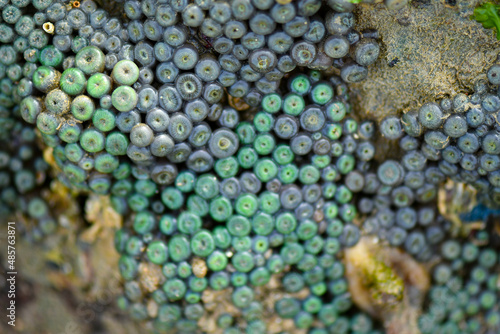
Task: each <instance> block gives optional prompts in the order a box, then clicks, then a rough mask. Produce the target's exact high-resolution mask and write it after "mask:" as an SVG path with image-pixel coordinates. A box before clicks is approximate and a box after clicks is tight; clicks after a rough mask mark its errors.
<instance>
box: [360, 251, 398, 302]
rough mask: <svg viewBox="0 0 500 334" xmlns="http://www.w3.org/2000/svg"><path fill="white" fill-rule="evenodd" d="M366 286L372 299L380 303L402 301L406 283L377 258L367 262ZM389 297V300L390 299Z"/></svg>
mask: <svg viewBox="0 0 500 334" xmlns="http://www.w3.org/2000/svg"><path fill="white" fill-rule="evenodd" d="M366 264H367V267H366V268H364V269H365V274H366V278H365V284H366V286H367V287H368V288H369V289H370V292H371V295H372V298H373V300H374V301H377V302H378V303H381V304H383V303H386V302H387V301H391V300H392V301H393V302H395V301H400V300H401V299H402V298H403V292H404V282H403V280H402V279H401V277H399V276H398V275H396V273H395V272H394V270H393V269H392V268H390V267H389V266H387V265H386V264H385V263H383V262H381V261H378V260H377V259H375V258H372V259H369V260H368V261H367V263H366ZM388 297H389V298H388Z"/></svg>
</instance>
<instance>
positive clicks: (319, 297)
mask: <svg viewBox="0 0 500 334" xmlns="http://www.w3.org/2000/svg"><path fill="white" fill-rule="evenodd" d="M351 2H358V1H347V0H329V1H321V0H300V1H295V2H293V1H284V0H281V1H274V0H234V1H211V0H195V1H187V0H170V1H169V0H143V1H125V2H123V3H122V4H119V6H118V7H119V10H118V11H117V13H115V12H113V13H110V12H108V11H106V10H105V9H104V8H100V6H99V5H98V4H97V3H95V2H93V1H91V0H85V1H83V2H81V3H80V2H78V1H71V2H67V1H56V0H32V1H31V0H11V1H10V2H9V1H8V0H4V1H1V0H0V8H1V10H2V19H1V21H0V42H2V43H3V45H2V46H1V47H0V63H1V65H0V80H1V82H0V84H1V87H0V89H1V95H0V106H1V108H2V109H1V115H2V117H3V118H2V123H0V126H2V130H3V129H4V130H5V131H0V135H3V134H5V133H10V138H15V140H14V141H12V142H10V143H9V146H8V148H7V149H6V150H4V149H3V148H2V152H0V168H2V169H1V170H0V184H1V185H2V188H5V189H3V190H2V197H3V198H9V199H10V201H8V202H7V204H8V209H9V210H12V209H13V208H15V205H16V204H18V203H20V204H19V205H18V207H17V208H15V209H18V210H20V211H23V212H26V213H27V214H28V215H29V216H30V217H32V218H33V219H37V220H39V221H40V224H39V225H40V226H41V227H40V229H41V230H42V231H46V232H44V233H50V231H51V229H53V228H54V226H53V225H54V220H53V219H51V218H50V212H49V209H48V206H47V205H46V204H45V203H44V202H43V200H41V199H40V197H39V196H37V191H39V189H40V188H41V186H43V185H44V182H45V178H44V177H42V176H44V175H45V172H46V170H47V165H46V164H45V163H44V162H43V160H41V159H40V156H41V153H40V151H39V149H38V147H37V145H36V135H38V136H39V137H40V141H41V142H43V143H42V144H43V146H44V147H45V148H46V149H47V151H46V152H50V154H51V158H52V159H53V161H54V164H53V166H52V167H53V169H54V170H55V171H56V172H55V175H56V176H57V178H58V179H59V180H60V181H62V182H63V183H64V184H66V185H67V186H68V187H71V188H73V189H76V190H78V191H80V192H81V193H82V194H88V193H95V194H99V195H106V196H110V199H111V203H112V206H113V208H114V209H115V210H116V211H117V212H118V213H120V214H121V215H123V216H124V217H125V224H124V226H123V228H121V229H120V230H118V231H117V233H116V238H115V247H116V250H117V251H118V252H119V253H120V255H121V257H120V260H119V263H118V264H117V265H118V268H119V271H120V273H121V275H122V277H123V279H124V295H123V296H121V297H120V298H119V299H118V306H119V307H120V308H122V309H123V310H125V311H126V312H127V313H128V314H129V315H130V317H131V318H133V319H134V320H137V321H143V322H147V323H148V324H149V325H150V327H151V328H153V330H155V331H157V332H163V333H171V332H174V331H176V332H179V333H194V332H198V331H200V332H203V331H204V330H205V329H204V327H203V326H204V324H205V325H206V323H207V320H206V319H207V318H212V319H215V323H216V327H217V329H218V331H219V332H221V333H222V332H223V333H225V334H230V333H242V332H244V333H258V332H260V333H265V332H273V329H271V328H270V327H272V326H271V324H270V322H271V320H270V319H272V321H274V322H276V321H278V320H277V319H281V320H280V321H283V322H284V323H286V322H288V323H292V326H293V328H294V329H295V330H296V331H300V330H302V331H304V333H305V332H308V333H314V334H323V333H349V332H352V333H381V332H382V330H381V329H380V327H381V326H380V324H379V323H378V322H376V321H373V320H372V319H371V318H370V317H369V316H368V315H366V314H364V313H363V312H361V311H359V310H357V309H356V307H355V306H354V305H353V303H352V300H351V296H350V292H349V289H348V281H347V280H346V278H345V275H344V271H345V265H344V263H343V262H342V261H341V254H342V252H343V250H344V249H346V248H348V247H352V246H355V245H356V244H357V243H358V241H359V239H360V237H361V236H362V235H364V234H366V235H370V234H371V235H376V236H377V237H378V238H379V239H380V240H381V242H387V244H388V245H390V246H393V247H401V248H402V249H404V250H405V251H406V252H407V253H409V254H411V255H413V256H414V257H415V258H416V259H418V260H419V261H423V262H425V261H429V260H430V259H431V258H432V257H433V256H435V255H436V254H439V253H440V254H441V256H442V258H443V259H444V260H443V261H442V263H440V265H439V266H437V267H435V269H434V274H433V278H434V281H435V286H433V288H432V289H431V292H430V294H429V303H428V304H429V306H428V309H429V312H428V313H425V314H424V315H423V316H422V317H421V318H420V321H419V325H420V327H421V330H422V331H423V332H425V333H427V332H429V333H435V332H437V331H438V330H439V331H442V332H444V333H448V332H453V331H454V330H460V331H462V332H470V333H477V332H478V331H479V330H480V329H484V330H495V329H498V327H499V323H500V313H499V309H498V306H497V305H496V304H495V300H496V298H497V297H498V291H499V288H498V283H497V281H498V273H497V272H495V270H496V268H498V264H497V263H498V259H497V257H496V252H497V251H498V250H495V249H494V248H485V249H484V250H481V251H480V250H479V249H478V248H477V247H476V246H475V244H473V243H464V244H463V245H462V244H461V241H462V240H458V241H456V240H447V238H449V237H450V235H451V232H450V230H451V223H450V222H448V221H447V220H446V219H445V218H444V217H442V216H441V215H440V214H439V212H438V209H437V204H436V197H437V193H438V190H439V187H440V185H442V184H443V182H445V181H446V180H447V179H452V180H454V181H456V182H464V183H468V184H471V185H473V186H474V187H476V188H477V189H478V193H479V195H478V199H479V200H480V201H482V202H483V203H485V204H487V205H493V206H494V205H498V202H499V198H500V191H499V189H500V174H499V173H500V171H499V170H500V135H499V132H498V131H497V119H496V117H497V115H498V112H499V110H500V99H499V98H498V96H497V86H498V85H499V84H500V68H499V67H498V66H496V65H495V66H493V67H492V68H491V69H490V70H489V71H488V81H486V80H483V81H480V82H478V83H477V85H476V91H475V93H474V94H473V95H471V96H467V95H465V94H458V95H456V96H455V97H454V98H453V100H450V99H443V100H441V101H438V102H437V103H434V102H429V103H426V104H424V105H423V106H422V107H421V108H420V109H419V110H416V111H411V112H408V113H405V114H403V115H402V116H401V117H396V116H391V117H387V118H385V119H384V120H383V121H382V122H381V123H380V124H378V125H377V124H376V123H374V122H371V121H370V120H359V119H358V118H357V116H356V115H354V113H353V111H352V108H351V105H350V102H349V86H348V85H349V84H350V83H356V82H360V81H362V80H365V79H366V77H367V75H368V71H369V66H370V65H373V64H374V63H375V62H376V60H377V58H378V56H379V53H380V46H379V41H378V38H379V36H378V33H377V31H376V30H366V31H361V32H359V31H357V30H356V17H355V15H354V14H353V9H354V8H355V5H354V4H353V3H351ZM366 2H370V1H366ZM385 3H386V6H387V7H388V8H389V9H398V8H401V6H404V5H405V4H406V1H391V0H388V1H385ZM20 117H22V119H23V120H24V121H25V123H24V124H22V123H21V119H20ZM13 133H14V137H12V134H13ZM380 136H384V137H385V138H386V139H387V140H390V141H391V140H394V141H395V140H399V147H400V148H401V150H402V151H403V152H404V153H403V155H402V157H401V160H400V161H396V160H386V161H383V162H380V163H378V162H374V161H373V158H374V156H375V154H376V152H377V148H376V146H375V142H376V140H377V138H379V137H380ZM4 140H6V139H4V138H2V141H4ZM30 168H31V169H32V170H31V169H30ZM38 174H43V175H41V176H40V175H38ZM16 196H19V198H21V200H20V201H16V200H13V199H14V198H16ZM1 208H2V210H7V206H5V207H4V206H2V207H1ZM361 221H362V224H360V222H361ZM484 238H485V239H486V240H488V238H489V236H488V235H486V236H485V237H484ZM491 247H493V246H491ZM459 260H460V261H459ZM446 261H448V262H449V263H448V262H446ZM459 262H460V263H459ZM478 263H479V264H478ZM471 266H474V269H473V271H472V272H471V274H470V275H468V274H467V270H468V269H469V268H470V267H471ZM469 276H470V277H469ZM452 278H453V279H452ZM278 291H279V293H277V292H278ZM268 294H272V295H273V298H272V300H271V301H270V300H267V297H268V296H267V295H268ZM214 295H216V296H220V298H222V299H221V300H223V301H224V303H223V305H225V306H224V307H222V308H221V309H220V310H214V309H213V308H211V307H209V304H210V299H211V298H210V296H212V297H213V296H214ZM212 303H213V302H212ZM471 305H475V307H474V306H471ZM437 309H439V311H440V312H437V311H435V310H437ZM271 317H274V318H271ZM280 321H278V322H280ZM289 331H290V332H294V330H290V329H289Z"/></svg>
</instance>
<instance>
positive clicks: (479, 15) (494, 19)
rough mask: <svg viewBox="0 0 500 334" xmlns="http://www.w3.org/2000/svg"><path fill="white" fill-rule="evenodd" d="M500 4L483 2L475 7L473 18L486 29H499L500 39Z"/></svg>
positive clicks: (498, 37) (498, 36)
mask: <svg viewBox="0 0 500 334" xmlns="http://www.w3.org/2000/svg"><path fill="white" fill-rule="evenodd" d="M499 10H500V6H499V5H494V4H492V3H491V2H487V3H484V4H482V5H481V6H479V7H477V8H476V9H474V14H473V15H472V16H471V19H473V20H476V21H477V22H479V23H481V24H482V25H483V27H485V28H486V29H492V28H496V29H497V39H498V40H500V16H499V14H498V13H499Z"/></svg>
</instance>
